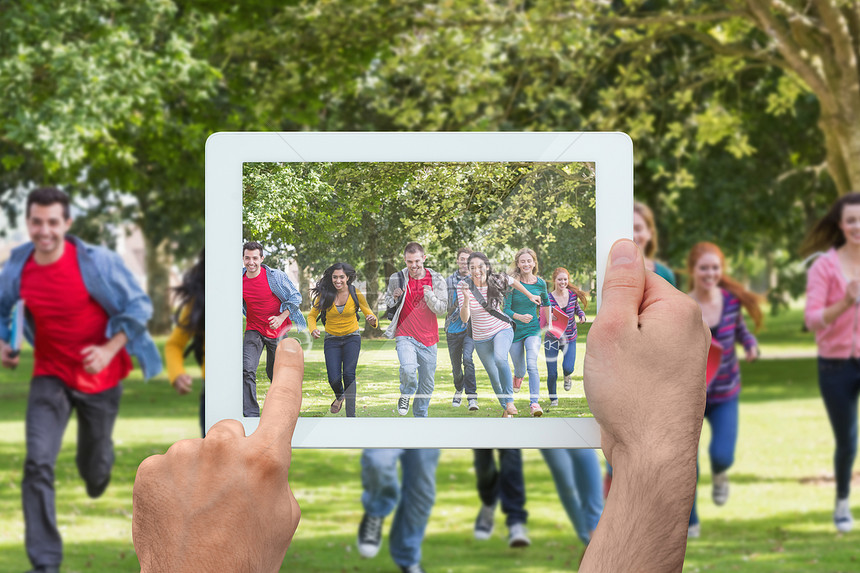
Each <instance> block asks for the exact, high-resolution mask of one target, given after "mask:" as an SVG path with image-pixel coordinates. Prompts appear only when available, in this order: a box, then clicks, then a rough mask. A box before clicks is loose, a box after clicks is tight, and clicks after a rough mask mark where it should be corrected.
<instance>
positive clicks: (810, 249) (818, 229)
mask: <svg viewBox="0 0 860 573" xmlns="http://www.w3.org/2000/svg"><path fill="white" fill-rule="evenodd" d="M845 205H860V192H857V191H852V192H851V193H846V194H845V195H843V196H842V197H840V198H839V199H837V200H836V202H835V203H833V206H832V207H830V210H829V211H827V214H826V215H825V216H824V217H822V218H821V219H820V220H819V221H818V222H817V223H816V224H815V226H814V227H812V230H811V231H809V233H807V235H806V238H805V239H803V244H801V245H800V256H802V257H805V256H808V255H811V254H812V253H815V252H818V251H824V250H827V249H829V248H830V247H834V248H837V249H838V248H839V247H841V246H842V245H844V244H845V234H844V233H842V229H840V228H839V222H840V221H842V211H843V209H845Z"/></svg>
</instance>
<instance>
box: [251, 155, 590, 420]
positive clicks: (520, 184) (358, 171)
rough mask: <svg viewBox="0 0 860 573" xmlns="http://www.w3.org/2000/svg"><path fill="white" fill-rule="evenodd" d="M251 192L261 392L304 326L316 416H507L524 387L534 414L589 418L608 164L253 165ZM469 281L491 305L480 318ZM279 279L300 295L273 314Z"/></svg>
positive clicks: (261, 395) (311, 411) (527, 408)
mask: <svg viewBox="0 0 860 573" xmlns="http://www.w3.org/2000/svg"><path fill="white" fill-rule="evenodd" d="M242 191H243V194H242V236H243V247H246V246H248V245H251V246H252V247H256V246H259V247H261V249H254V248H251V249H244V248H243V265H244V264H245V260H246V259H245V257H246V256H247V255H248V254H249V253H251V254H255V253H256V254H258V255H259V254H261V255H262V260H261V261H256V262H255V261H254V260H251V259H248V261H249V265H248V266H247V267H246V268H247V269H248V271H249V272H246V273H245V277H244V278H243V295H242V296H243V303H244V304H243V307H245V309H246V311H247V313H246V317H247V318H246V319H245V320H244V321H243V323H242V327H243V332H242V337H243V359H244V360H245V361H246V362H248V361H249V360H250V362H249V363H248V364H244V365H243V367H244V368H246V370H247V368H248V366H249V364H253V365H254V366H255V367H256V368H255V370H254V374H253V377H254V381H253V382H254V385H255V387H254V389H253V391H254V394H255V395H254V398H255V399H256V401H257V404H258V405H262V403H263V401H264V400H265V395H266V391H267V389H268V387H269V384H270V379H269V375H268V374H269V372H268V368H267V367H268V362H267V354H268V350H267V345H271V344H272V341H273V340H277V339H278V338H280V337H284V336H288V337H294V338H297V339H299V340H300V341H301V342H302V344H303V346H304V348H305V386H304V396H303V402H302V410H301V415H302V416H305V417H372V418H386V417H387V418H399V417H401V416H409V417H413V416H418V417H424V416H426V417H432V418H439V417H469V418H482V417H483V418H498V417H499V416H500V414H501V412H502V409H503V407H502V404H503V403H506V402H507V401H508V398H509V397H512V398H513V402H514V405H515V408H516V409H517V411H518V417H547V418H549V417H566V418H571V417H582V416H590V413H589V411H588V405H587V403H586V400H585V396H584V393H583V389H582V362H583V359H584V349H585V347H584V342H585V337H586V334H587V329H588V324H589V323H590V321H591V319H592V318H593V312H594V307H595V301H594V294H595V288H596V264H595V244H596V243H595V241H596V228H595V220H596V218H595V164H594V163H593V162H535V161H517V162H512V161H508V162H245V163H243V173H242ZM410 244H411V245H415V244H417V245H419V246H420V248H418V249H417V250H416V249H413V252H412V253H408V252H407V253H405V252H404V250H405V249H406V248H407V245H410ZM466 250H468V251H471V252H473V253H483V254H484V255H485V257H486V259H483V258H481V257H478V255H477V254H475V255H474V256H472V255H470V253H469V252H467V251H466ZM236 252H237V254H238V245H237V249H236ZM470 257H471V267H472V268H470V262H469V258H470ZM458 259H460V260H459V261H458ZM462 259H466V262H467V264H466V265H463V264H462V263H463V261H462ZM484 260H486V261H487V262H488V263H489V265H487V264H483V267H484V268H485V270H484V271H483V272H484V274H483V275H479V277H478V278H477V280H472V274H473V271H474V267H476V266H481V265H480V264H478V265H476V264H475V263H478V262H483V261H484ZM239 262H240V260H239V257H238V256H237V257H236V268H237V271H238V266H239ZM487 271H490V273H492V274H491V275H490V276H491V277H494V280H488V281H485V283H482V278H481V277H484V278H486V277H487ZM249 275H253V277H254V278H250V279H249V278H248V277H249ZM261 275H263V276H265V277H266V283H265V284H264V283H263V282H262V278H259V277H260V276H261ZM269 275H271V276H269ZM464 278H468V279H469V281H466V283H469V282H470V281H471V285H470V286H469V287H468V290H469V293H470V298H472V299H476V300H475V301H474V302H475V303H477V304H479V305H480V308H479V307H475V312H474V313H470V314H474V316H473V317H470V318H471V320H470V321H469V322H467V323H464V322H463V321H462V318H463V317H462V314H461V311H460V307H461V303H462V301H463V300H464V299H463V297H464V294H463V292H462V288H463V285H462V284H461V281H462V280H463V279H464ZM512 279H518V282H519V284H521V285H522V287H521V288H524V289H525V290H526V291H527V292H529V293H531V294H533V295H536V296H538V297H540V304H539V305H538V304H535V303H534V302H532V301H530V300H528V299H527V298H526V295H525V293H524V292H522V291H521V290H518V289H516V288H514V287H513V286H511V285H512V284H513V285H516V284H517V283H514V282H513V280H512ZM276 280H277V281H279V284H278V285H275V286H272V285H271V284H270V283H272V282H273V281H276ZM283 281H286V283H283ZM502 282H504V284H503V285H502V284H501V283H502ZM281 283H283V284H281ZM476 283H477V284H476ZM482 284H491V285H492V287H493V291H492V292H491V293H490V294H491V295H492V296H487V289H486V287H483V291H482ZM284 285H286V286H285V287H284ZM344 285H345V286H344ZM472 285H474V288H475V289H477V291H478V293H482V292H483V294H481V296H482V297H486V298H485V300H484V301H483V303H485V304H486V305H487V309H489V310H486V311H485V310H484V306H483V304H482V303H480V302H478V300H477V297H476V296H474V295H471V292H472V290H471V289H472ZM261 286H262V287H269V288H268V290H269V291H270V292H268V296H269V297H270V298H269V299H268V302H267V301H266V300H265V298H261V297H262V296H264V295H266V292H265V291H266V289H265V288H263V289H262V290H263V293H262V295H261V293H260V292H259V289H258V288H257V287H261ZM499 286H500V287H501V288H497V287H499ZM458 287H459V288H458ZM280 288H284V290H290V289H293V290H292V291H291V294H290V296H291V297H292V303H294V304H297V307H291V308H292V310H288V311H287V314H289V315H290V316H288V317H286V318H285V319H284V321H283V322H282V323H280V324H279V323H278V321H277V320H276V322H275V323H271V322H270V319H271V318H272V317H273V316H276V317H279V316H281V315H280V313H279V312H277V311H280V310H281V307H282V306H284V305H283V299H285V298H286V296H285V295H284V293H283V292H278V289H280ZM425 290H429V291H430V293H432V294H428V293H425V292H424V291H425ZM398 294H399V295H400V296H395V295H398ZM278 296H280V298H278ZM487 298H489V299H490V300H486V299H487ZM443 299H444V300H443ZM267 304H268V306H266V305H267ZM273 305H274V306H273ZM296 308H297V309H298V311H299V312H300V313H301V316H296ZM398 310H399V312H398ZM261 313H262V314H261ZM368 316H373V317H375V318H376V319H377V322H376V324H375V325H374V324H373V322H374V321H373V320H372V319H371V320H368ZM565 317H567V322H565V320H564V319H565ZM323 321H325V324H323ZM272 324H275V325H276V327H275V328H273V326H272ZM237 338H238V333H237ZM249 352H250V356H248V354H249ZM500 353H501V354H502V355H504V357H505V360H506V361H507V364H508V368H507V369H505V368H504V365H502V364H501V360H500V358H499V355H500ZM243 376H244V378H245V380H244V382H245V385H246V388H245V393H248V388H247V386H248V382H249V381H248V377H249V376H248V373H247V372H245V373H244V375H243ZM243 396H244V395H243ZM404 398H405V399H406V400H407V405H406V407H405V408H404V403H403V400H404ZM243 400H245V401H247V400H248V397H247V396H244V397H243ZM532 404H537V405H538V406H539V407H538V408H535V407H534V406H532ZM245 406H247V404H246V405H245ZM245 410H246V415H248V412H247V407H245Z"/></svg>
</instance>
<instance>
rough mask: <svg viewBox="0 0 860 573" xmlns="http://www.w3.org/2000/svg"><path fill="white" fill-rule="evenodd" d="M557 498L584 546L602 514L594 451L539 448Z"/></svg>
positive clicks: (597, 466) (599, 484)
mask: <svg viewBox="0 0 860 573" xmlns="http://www.w3.org/2000/svg"><path fill="white" fill-rule="evenodd" d="M540 453H541V454H543V459H544V460H545V461H546V465H547V466H549V471H550V473H552V479H553V481H554V482H555V489H556V491H558V497H559V498H560V499H561V504H562V505H563V506H564V511H565V512H567V517H568V518H570V522H571V523H572V524H573V529H574V530H576V534H577V535H578V536H579V539H580V540H581V541H582V542H583V543H584V544H585V545H588V542H589V541H591V532H592V531H594V529H595V528H596V527H597V522H598V520H600V514H601V513H603V485H602V482H601V479H600V462H599V461H598V460H597V452H595V451H594V450H578V449H568V450H541V451H540Z"/></svg>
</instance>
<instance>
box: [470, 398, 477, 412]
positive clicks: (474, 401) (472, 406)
mask: <svg viewBox="0 0 860 573" xmlns="http://www.w3.org/2000/svg"><path fill="white" fill-rule="evenodd" d="M469 411H470V412H477V411H478V400H477V398H469Z"/></svg>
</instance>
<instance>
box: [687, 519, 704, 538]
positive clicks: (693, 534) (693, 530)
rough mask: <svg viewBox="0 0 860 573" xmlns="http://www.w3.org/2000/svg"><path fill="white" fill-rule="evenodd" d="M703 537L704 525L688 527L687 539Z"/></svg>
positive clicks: (698, 524)
mask: <svg viewBox="0 0 860 573" xmlns="http://www.w3.org/2000/svg"><path fill="white" fill-rule="evenodd" d="M701 536H702V524H701V523H697V524H696V525H688V526H687V539H698V538H699V537H701Z"/></svg>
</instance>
